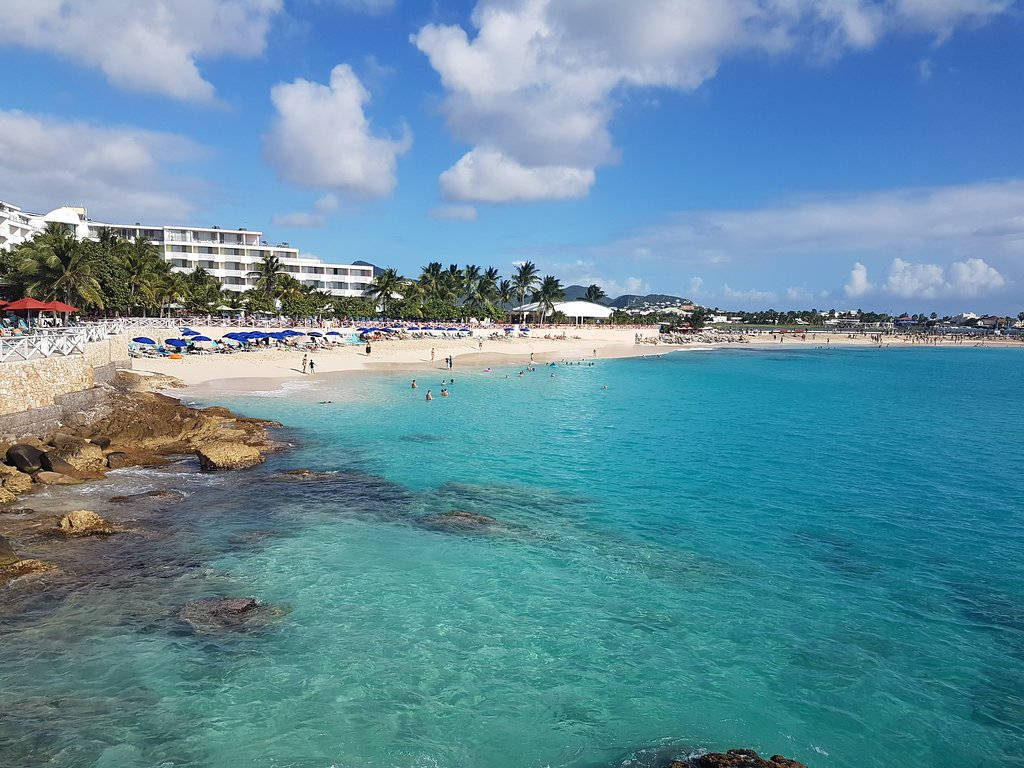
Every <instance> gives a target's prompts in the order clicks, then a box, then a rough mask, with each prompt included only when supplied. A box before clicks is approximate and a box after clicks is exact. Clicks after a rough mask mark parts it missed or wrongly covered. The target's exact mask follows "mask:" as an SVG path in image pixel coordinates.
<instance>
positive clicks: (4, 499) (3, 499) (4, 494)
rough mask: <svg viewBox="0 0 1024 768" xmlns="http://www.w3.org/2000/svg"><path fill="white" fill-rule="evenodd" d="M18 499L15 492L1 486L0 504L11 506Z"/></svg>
mask: <svg viewBox="0 0 1024 768" xmlns="http://www.w3.org/2000/svg"><path fill="white" fill-rule="evenodd" d="M17 498H18V497H17V496H15V495H14V493H13V492H11V491H9V490H7V489H6V488H4V487H3V486H2V485H0V504H10V503H11V502H12V501H14V500H15V499H17Z"/></svg>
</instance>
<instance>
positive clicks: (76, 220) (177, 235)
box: [0, 201, 373, 296]
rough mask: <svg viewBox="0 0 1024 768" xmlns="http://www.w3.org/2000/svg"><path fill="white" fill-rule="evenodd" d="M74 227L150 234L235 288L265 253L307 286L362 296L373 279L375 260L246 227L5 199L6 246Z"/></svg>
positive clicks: (189, 265) (180, 264)
mask: <svg viewBox="0 0 1024 768" xmlns="http://www.w3.org/2000/svg"><path fill="white" fill-rule="evenodd" d="M50 223H55V224H60V225H62V226H65V227H68V228H69V229H70V230H71V231H73V232H74V234H75V236H76V237H78V238H80V239H91V240H95V239H96V238H97V237H99V233H100V230H102V229H110V230H111V231H113V232H114V233H115V234H117V235H118V236H120V237H123V238H128V239H134V238H136V237H144V238H145V239H147V240H149V241H150V242H151V243H153V244H154V245H156V247H157V248H158V249H159V250H160V253H161V255H162V256H163V257H164V259H165V260H166V261H168V262H169V263H170V265H171V268H172V269H174V270H175V271H177V272H190V271H192V270H193V269H195V268H196V267H202V268H203V269H205V270H206V271H207V272H209V273H210V274H211V275H213V276H214V277H216V278H217V279H218V280H219V281H220V283H221V285H223V286H224V287H225V288H227V289H229V290H233V291H247V290H249V288H251V287H252V286H253V285H254V284H255V283H256V278H254V277H250V276H249V273H250V272H252V271H253V270H255V269H256V265H257V264H259V262H260V260H261V259H262V258H263V257H264V256H270V255H273V256H276V257H277V258H278V259H279V260H280V262H281V270H282V271H284V272H287V273H288V274H290V275H292V276H293V277H294V278H295V279H296V280H298V281H299V282H300V283H302V284H303V285H308V286H312V287H313V288H317V289H319V290H322V291H325V292H327V293H331V294H333V295H335V296H361V295H362V293H363V291H364V290H365V288H366V286H367V285H368V284H369V283H371V282H372V281H373V265H371V264H367V263H365V262H361V263H357V264H329V263H327V262H325V261H321V260H320V259H317V258H311V257H308V256H300V255H299V251H298V249H297V248H292V247H291V246H290V245H289V244H288V243H278V244H277V245H270V244H269V243H268V242H267V241H266V240H263V239H262V234H263V233H262V232H259V231H257V230H252V229H245V228H244V227H240V228H238V229H221V228H220V227H186V226H145V225H142V224H139V223H138V222H136V223H134V224H104V223H100V222H97V221H92V220H91V219H89V218H88V216H87V215H86V211H85V208H73V207H63V208H57V209H55V210H52V211H50V212H49V213H45V214H36V213H26V212H25V211H22V210H21V209H20V208H18V207H17V206H14V205H11V204H9V203H5V202H3V201H0V250H9V249H10V248H13V247H14V246H15V245H17V244H18V243H22V242H24V241H26V240H30V239H31V238H32V237H33V236H35V235H36V234H37V233H39V232H42V231H43V230H44V229H45V228H46V225H47V224H50Z"/></svg>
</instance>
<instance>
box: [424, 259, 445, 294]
mask: <svg viewBox="0 0 1024 768" xmlns="http://www.w3.org/2000/svg"><path fill="white" fill-rule="evenodd" d="M443 275H444V268H443V267H442V266H441V262H439V261H432V262H430V263H429V264H427V265H426V266H425V267H423V270H422V271H421V272H420V279H419V284H420V287H421V288H422V289H423V293H424V297H425V298H426V299H427V300H428V301H429V300H430V299H441V298H442V297H441V295H440V293H441V291H442V283H443V279H444V278H443Z"/></svg>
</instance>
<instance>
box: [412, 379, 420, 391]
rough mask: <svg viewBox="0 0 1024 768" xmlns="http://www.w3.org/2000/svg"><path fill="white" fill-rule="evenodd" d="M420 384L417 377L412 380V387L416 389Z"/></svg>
mask: <svg viewBox="0 0 1024 768" xmlns="http://www.w3.org/2000/svg"><path fill="white" fill-rule="evenodd" d="M418 386H419V385H418V384H417V383H416V379H413V380H412V388H413V389H416V388H417V387H418Z"/></svg>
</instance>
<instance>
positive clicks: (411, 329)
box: [409, 325, 420, 331]
mask: <svg viewBox="0 0 1024 768" xmlns="http://www.w3.org/2000/svg"><path fill="white" fill-rule="evenodd" d="M419 329H420V328H419V326H418V325H410V326H409V330H410V331H418V330H419Z"/></svg>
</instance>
